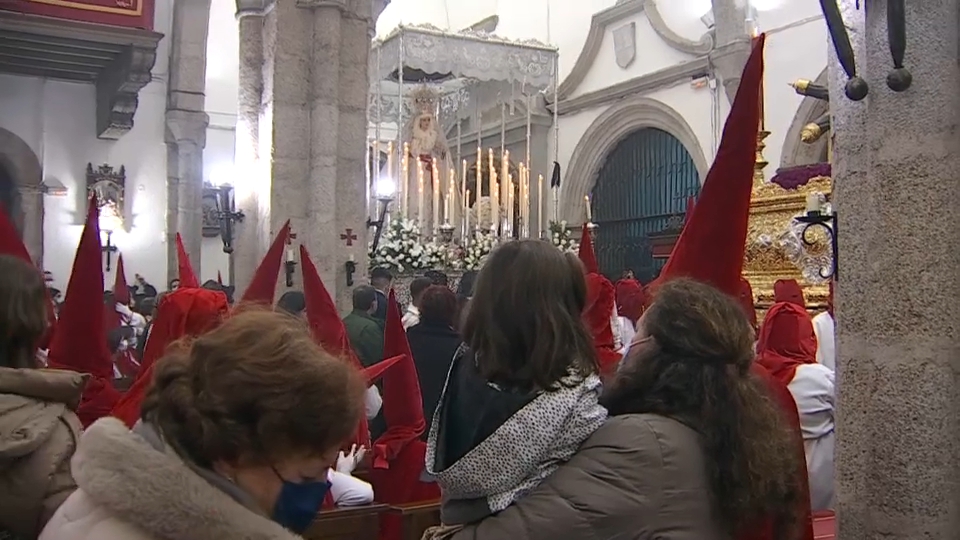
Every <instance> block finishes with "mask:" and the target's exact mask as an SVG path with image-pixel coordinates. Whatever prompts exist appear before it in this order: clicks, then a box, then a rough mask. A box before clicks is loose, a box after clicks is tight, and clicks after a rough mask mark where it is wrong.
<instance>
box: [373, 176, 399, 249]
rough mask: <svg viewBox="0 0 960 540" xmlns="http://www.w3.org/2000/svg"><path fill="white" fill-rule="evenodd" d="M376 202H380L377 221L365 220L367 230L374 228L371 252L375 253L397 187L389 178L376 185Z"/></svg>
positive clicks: (382, 179)
mask: <svg viewBox="0 0 960 540" xmlns="http://www.w3.org/2000/svg"><path fill="white" fill-rule="evenodd" d="M375 187H376V193H377V200H378V201H379V202H380V214H379V216H378V217H377V219H373V218H369V217H368V218H367V228H370V227H374V229H375V230H374V233H373V246H372V247H371V248H370V250H371V251H377V246H379V245H380V237H381V236H382V235H383V227H384V225H385V224H386V221H387V212H388V211H389V208H390V203H391V202H393V195H394V193H396V189H397V185H396V182H394V181H393V180H392V179H390V178H381V179H380V180H378V181H377V184H376V186H375Z"/></svg>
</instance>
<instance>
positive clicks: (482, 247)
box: [463, 232, 494, 270]
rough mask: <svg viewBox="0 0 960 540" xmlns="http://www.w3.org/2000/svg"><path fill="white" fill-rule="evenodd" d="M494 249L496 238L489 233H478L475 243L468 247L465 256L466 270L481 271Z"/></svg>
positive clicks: (464, 267) (475, 236)
mask: <svg viewBox="0 0 960 540" xmlns="http://www.w3.org/2000/svg"><path fill="white" fill-rule="evenodd" d="M493 248H494V238H493V235H492V234H490V233H489V232H477V233H476V234H475V235H474V237H473V241H472V242H470V245H469V246H467V249H466V250H465V251H464V254H463V269H464V270H480V267H481V266H483V263H484V261H486V260H487V256H488V255H490V252H491V251H493Z"/></svg>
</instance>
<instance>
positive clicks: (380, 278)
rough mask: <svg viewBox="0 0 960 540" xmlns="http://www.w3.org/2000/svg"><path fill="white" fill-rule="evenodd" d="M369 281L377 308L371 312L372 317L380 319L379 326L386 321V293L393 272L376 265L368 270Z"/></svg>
mask: <svg viewBox="0 0 960 540" xmlns="http://www.w3.org/2000/svg"><path fill="white" fill-rule="evenodd" d="M370 283H371V284H372V285H373V288H374V291H375V294H376V295H377V310H376V311H375V312H374V313H373V318H375V319H377V320H379V321H380V326H381V327H383V325H384V324H385V323H386V322H387V295H388V294H390V287H391V285H393V274H391V273H390V271H389V270H387V269H386V268H383V267H380V266H378V267H377V268H374V269H373V270H372V271H371V272H370Z"/></svg>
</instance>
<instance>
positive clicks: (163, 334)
mask: <svg viewBox="0 0 960 540" xmlns="http://www.w3.org/2000/svg"><path fill="white" fill-rule="evenodd" d="M228 310H229V306H228V305H227V297H226V295H224V294H223V293H222V292H220V291H211V290H207V289H198V288H180V289H177V290H176V291H173V292H171V293H169V294H167V295H164V297H163V300H161V301H160V305H159V306H157V316H156V318H154V320H153V325H152V326H151V328H150V335H149V336H148V338H147V346H146V348H145V349H144V351H143V358H142V359H141V362H140V372H139V374H138V375H137V380H136V381H134V383H133V386H131V387H130V389H129V390H127V393H126V394H125V395H124V396H123V398H122V399H121V400H120V402H119V403H117V405H116V407H114V408H113V410H112V412H111V415H112V416H115V417H117V418H119V419H121V420H123V421H124V422H125V423H126V424H127V425H128V426H131V427H132V426H133V424H135V423H136V422H137V420H139V419H140V404H141V402H142V401H143V398H144V396H145V395H146V391H147V389H148V388H149V386H150V384H151V382H152V380H153V367H154V365H155V364H156V361H157V360H159V359H160V357H161V356H163V354H164V352H166V350H167V347H168V346H169V345H170V344H171V343H173V342H174V341H176V340H178V339H180V338H182V337H185V336H199V335H201V334H203V333H205V332H208V331H210V330H212V329H213V328H215V327H216V326H217V325H219V324H220V321H221V320H223V318H224V317H225V316H226V315H227V311H228Z"/></svg>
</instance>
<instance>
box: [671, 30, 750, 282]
mask: <svg viewBox="0 0 960 540" xmlns="http://www.w3.org/2000/svg"><path fill="white" fill-rule="evenodd" d="M764 41H765V37H764V36H763V35H761V36H760V37H759V38H757V40H756V44H755V45H754V47H753V51H752V52H751V53H750V58H749V59H748V60H747V65H746V67H745V68H744V70H743V76H742V78H741V80H740V88H739V89H738V90H737V97H736V99H734V101H733V107H732V108H731V110H730V115H729V116H728V117H727V122H726V124H725V125H724V128H723V139H722V140H721V141H720V148H719V150H717V157H716V159H714V162H713V166H712V167H710V172H708V173H707V178H706V180H705V181H704V182H703V187H702V189H701V191H700V198H699V200H698V201H697V203H696V206H695V207H694V209H693V212H692V215H691V216H690V219H689V221H688V223H687V224H686V226H685V227H684V228H683V232H682V233H680V238H679V239H678V240H677V243H676V245H675V246H674V248H673V253H671V254H670V259H669V260H667V263H666V265H665V266H664V267H663V270H662V271H661V272H660V277H659V278H658V279H657V282H656V283H657V284H659V283H664V282H666V281H667V280H670V279H673V278H677V277H689V278H693V279H696V280H698V281H702V282H704V283H709V284H710V285H713V286H714V287H716V288H718V289H720V290H721V291H724V292H726V293H727V294H729V295H732V296H734V297H736V296H738V295H739V292H740V274H741V270H742V269H743V255H744V247H745V245H746V240H747V221H748V218H749V214H750V195H751V191H752V189H753V173H754V164H755V162H756V157H757V156H756V154H757V132H758V130H759V128H760V85H761V82H762V80H763V46H764Z"/></svg>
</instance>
